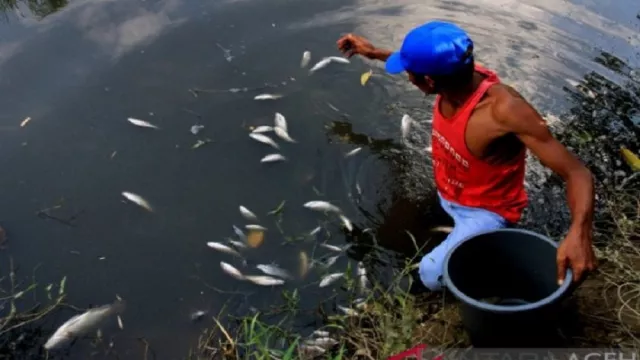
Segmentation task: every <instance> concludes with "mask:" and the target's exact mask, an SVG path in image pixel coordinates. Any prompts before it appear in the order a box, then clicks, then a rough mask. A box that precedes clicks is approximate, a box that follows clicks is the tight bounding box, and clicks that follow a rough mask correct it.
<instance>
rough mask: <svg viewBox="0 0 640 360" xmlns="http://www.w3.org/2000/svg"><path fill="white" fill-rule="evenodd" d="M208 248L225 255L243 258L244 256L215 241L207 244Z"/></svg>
mask: <svg viewBox="0 0 640 360" xmlns="http://www.w3.org/2000/svg"><path fill="white" fill-rule="evenodd" d="M207 246H208V247H210V248H212V249H214V250H218V251H220V252H223V253H227V254H229V255H234V256H238V257H242V255H240V253H239V252H237V251H236V250H234V249H232V248H230V247H228V246H227V245H225V244H222V243H219V242H215V241H209V242H208V243H207Z"/></svg>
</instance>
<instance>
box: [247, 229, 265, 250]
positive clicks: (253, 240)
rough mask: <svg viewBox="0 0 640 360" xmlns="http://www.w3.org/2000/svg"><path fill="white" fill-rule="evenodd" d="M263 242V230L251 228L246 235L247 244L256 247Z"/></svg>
mask: <svg viewBox="0 0 640 360" xmlns="http://www.w3.org/2000/svg"><path fill="white" fill-rule="evenodd" d="M263 242H264V231H260V230H251V231H250V232H249V235H247V244H248V245H249V247H252V248H257V247H258V246H260V245H262V243H263Z"/></svg>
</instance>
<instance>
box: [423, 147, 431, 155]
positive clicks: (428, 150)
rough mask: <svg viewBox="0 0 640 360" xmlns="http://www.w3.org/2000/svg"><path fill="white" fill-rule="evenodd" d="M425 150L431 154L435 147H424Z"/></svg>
mask: <svg viewBox="0 0 640 360" xmlns="http://www.w3.org/2000/svg"><path fill="white" fill-rule="evenodd" d="M424 151H426V152H428V153H430V154H431V153H432V152H433V148H432V147H431V146H427V147H426V148H424Z"/></svg>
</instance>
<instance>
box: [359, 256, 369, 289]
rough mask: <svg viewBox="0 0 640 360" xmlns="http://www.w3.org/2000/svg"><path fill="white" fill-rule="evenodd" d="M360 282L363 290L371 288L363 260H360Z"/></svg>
mask: <svg viewBox="0 0 640 360" xmlns="http://www.w3.org/2000/svg"><path fill="white" fill-rule="evenodd" d="M357 274H358V282H359V285H360V290H361V291H366V290H367V289H368V288H369V279H368V278H367V269H366V268H365V267H364V264H363V263H362V261H360V262H358V270H357Z"/></svg>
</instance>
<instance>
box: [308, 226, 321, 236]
mask: <svg viewBox="0 0 640 360" xmlns="http://www.w3.org/2000/svg"><path fill="white" fill-rule="evenodd" d="M320 230H322V227H321V226H318V227H317V228H315V229H313V230H311V231H309V236H314V235H315V234H317V233H319V232H320Z"/></svg>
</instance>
